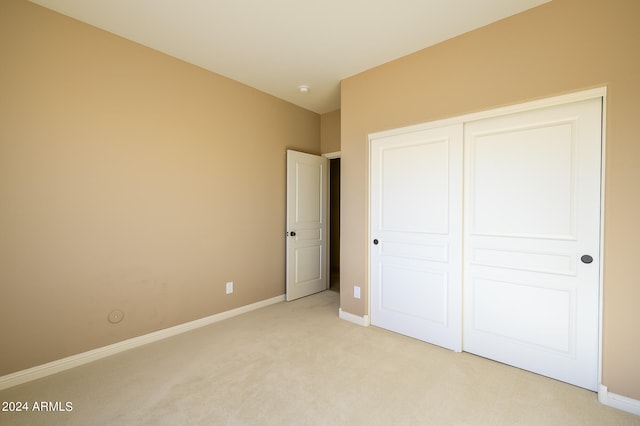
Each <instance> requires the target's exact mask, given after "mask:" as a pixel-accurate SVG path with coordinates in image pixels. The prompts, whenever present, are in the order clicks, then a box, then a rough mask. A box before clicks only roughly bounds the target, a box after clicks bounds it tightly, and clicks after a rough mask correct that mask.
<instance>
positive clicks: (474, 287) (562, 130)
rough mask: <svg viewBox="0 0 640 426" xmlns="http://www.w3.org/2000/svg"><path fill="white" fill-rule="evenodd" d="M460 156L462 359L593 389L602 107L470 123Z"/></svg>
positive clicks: (586, 105) (576, 106) (592, 103)
mask: <svg viewBox="0 0 640 426" xmlns="http://www.w3.org/2000/svg"><path fill="white" fill-rule="evenodd" d="M464 149H465V188H466V189H465V233H464V246H465V252H464V259H465V261H464V264H465V272H464V273H465V281H464V350H465V351H468V352H472V353H475V354H478V355H481V356H483V357H487V358H491V359H494V360H497V361H501V362H504V363H507V364H510V365H514V366H516V367H519V368H523V369H526V370H529V371H533V372H536V373H539V374H543V375H546V376H549V377H553V378H555V379H558V380H562V381H564V382H568V383H572V384H574V385H577V386H581V387H584V388H587V389H591V390H596V387H597V382H598V380H597V372H598V367H597V366H598V364H597V363H598V313H599V268H600V253H599V248H600V167H601V100H600V99H592V100H587V101H581V102H576V103H572V104H566V105H560V106H555V107H550V108H545V109H541V110H535V111H529V112H523V113H517V114H511V115H508V116H503V117H498V118H493V119H485V120H480V121H477V122H471V123H467V124H466V125H465V146H464ZM581 259H582V260H581Z"/></svg>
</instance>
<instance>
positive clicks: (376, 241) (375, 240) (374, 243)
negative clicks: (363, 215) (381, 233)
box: [373, 238, 378, 246]
mask: <svg viewBox="0 0 640 426" xmlns="http://www.w3.org/2000/svg"><path fill="white" fill-rule="evenodd" d="M373 245H374V246H377V245H378V239H377V238H376V239H374V240H373Z"/></svg>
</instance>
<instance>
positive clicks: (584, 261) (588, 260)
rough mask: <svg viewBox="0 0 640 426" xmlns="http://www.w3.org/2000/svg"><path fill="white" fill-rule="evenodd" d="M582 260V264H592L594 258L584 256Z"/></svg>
mask: <svg viewBox="0 0 640 426" xmlns="http://www.w3.org/2000/svg"><path fill="white" fill-rule="evenodd" d="M580 260H582V263H587V264H589V263H591V262H593V257H591V256H589V255H588V254H585V255H583V256H582V257H581V258H580Z"/></svg>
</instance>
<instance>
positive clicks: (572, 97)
mask: <svg viewBox="0 0 640 426" xmlns="http://www.w3.org/2000/svg"><path fill="white" fill-rule="evenodd" d="M594 98H601V99H602V134H601V156H600V161H601V164H600V171H601V173H600V254H599V262H600V265H601V266H600V271H599V277H598V281H599V282H598V363H597V364H598V372H597V377H598V387H599V390H600V391H602V390H603V386H602V322H603V290H604V264H603V262H602V259H604V257H605V256H604V246H605V244H604V243H605V235H604V221H605V208H604V206H605V188H606V186H605V177H606V169H605V166H606V152H607V150H606V135H607V127H606V123H607V120H606V117H607V86H603V87H597V88H593V89H588V90H583V91H579V92H574V93H569V94H565V95H560V96H553V97H548V98H543V99H538V100H534V101H529V102H524V103H518V104H513V105H509V106H504V107H499V108H494V109H489V110H485V111H480V112H475V113H470V114H465V115H460V116H456V117H451V118H445V119H442V120H436V121H430V122H427V123H421V124H415V125H411V126H406V127H400V128H396V129H390V130H385V131H380V132H375V133H370V134H369V135H368V151H369V153H368V156H369V158H368V160H369V161H368V167H369V168H368V174H369V176H368V189H367V191H368V199H369V201H368V205H367V244H366V247H367V315H371V273H370V271H371V245H370V244H369V242H370V241H371V239H372V238H373V237H372V236H371V235H370V234H371V202H370V200H371V169H372V160H373V159H372V150H371V143H372V140H374V139H378V138H381V137H388V136H396V135H400V134H404V133H411V132H417V131H422V130H428V129H433V128H437V127H444V126H449V125H453V124H464V123H466V122H470V121H476V120H482V119H486V118H493V117H499V116H503V115H508V114H513V113H517V112H525V111H531V110H535V109H540V108H547V107H552V106H557V105H562V104H568V103H572V102H579V101H584V100H588V99H594ZM461 243H462V242H461Z"/></svg>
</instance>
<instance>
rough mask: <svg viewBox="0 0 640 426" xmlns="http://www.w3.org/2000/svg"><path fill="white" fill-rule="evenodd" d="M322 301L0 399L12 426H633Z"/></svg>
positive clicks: (154, 347)
mask: <svg viewBox="0 0 640 426" xmlns="http://www.w3.org/2000/svg"><path fill="white" fill-rule="evenodd" d="M338 305H339V295H338V294H337V293H335V292H331V291H327V292H323V293H319V294H317V295H313V296H310V297H307V298H304V299H301V300H297V301H294V302H289V303H285V302H283V303H279V304H276V305H272V306H269V307H267V308H263V309H260V310H257V311H253V312H250V313H248V314H244V315H242V316H238V317H235V318H232V319H229V320H226V321H222V322H219V323H216V324H213V325H210V326H207V327H203V328H200V329H198V330H195V331H192V332H189V333H185V334H182V335H179V336H176V337H173V338H170V339H166V340H163V341H160V342H156V343H153V344H149V345H147V346H144V347H140V348H137V349H133V350H130V351H128V352H125V353H122V354H119V355H115V356H112V357H109V358H105V359H103V360H100V361H96V362H94V363H92V364H88V365H85V366H82V367H78V368H75V369H73V370H69V371H66V372H63V373H59V374H57V375H54V376H50V377H47V378H44V379H41V380H37V381H34V382H30V383H26V384H23V385H20V386H16V387H13V388H10V389H6V390H4V391H1V392H0V401H28V402H33V401H60V402H63V403H64V402H67V401H69V402H72V404H73V411H71V412H53V413H51V412H49V413H47V412H28V413H12V414H11V413H6V412H2V413H0V424H3V425H6V424H11V425H13V424H16V425H26V424H29V425H59V424H73V425H76V424H77V425H225V424H228V425H365V424H366V425H457V424H461V425H462V424H467V425H514V424H515V425H518V424H522V425H640V417H638V416H634V415H632V414H629V413H625V412H622V411H618V410H615V409H613V408H610V407H606V406H604V405H601V404H600V403H599V402H598V401H597V396H596V394H595V393H593V392H590V391H587V390H584V389H580V388H577V387H574V386H571V385H567V384H564V383H560V382H557V381H555V380H551V379H548V378H545V377H541V376H538V375H536V374H532V373H529V372H525V371H522V370H518V369H516V368H512V367H508V366H506V365H503V364H500V363H497V362H493V361H490V360H487V359H483V358H480V357H476V356H473V355H470V354H467V353H461V354H456V353H454V352H451V351H448V350H445V349H442V348H439V347H436V346H432V345H429V344H427V343H424V342H420V341H417V340H414V339H411V338H408V337H404V336H401V335H398V334H395V333H391V332H388V331H386V330H382V329H379V328H376V327H360V326H357V325H354V324H351V323H349V322H346V321H343V320H340V319H338V317H337V313H338Z"/></svg>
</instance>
